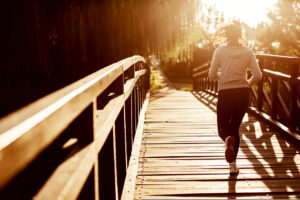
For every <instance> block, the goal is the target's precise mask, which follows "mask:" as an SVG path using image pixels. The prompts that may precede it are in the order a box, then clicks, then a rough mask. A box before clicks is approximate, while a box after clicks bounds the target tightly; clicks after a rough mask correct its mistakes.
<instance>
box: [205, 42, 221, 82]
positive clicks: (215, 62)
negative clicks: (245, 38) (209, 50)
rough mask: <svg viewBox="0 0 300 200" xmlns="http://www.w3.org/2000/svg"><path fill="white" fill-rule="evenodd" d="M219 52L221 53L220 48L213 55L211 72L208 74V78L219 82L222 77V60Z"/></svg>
mask: <svg viewBox="0 0 300 200" xmlns="http://www.w3.org/2000/svg"><path fill="white" fill-rule="evenodd" d="M219 52H220V47H218V48H217V49H216V50H215V51H214V54H213V57H212V60H211V64H210V68H209V72H208V77H209V79H210V80H217V79H219V78H220V76H221V72H218V71H219V68H220V59H219Z"/></svg>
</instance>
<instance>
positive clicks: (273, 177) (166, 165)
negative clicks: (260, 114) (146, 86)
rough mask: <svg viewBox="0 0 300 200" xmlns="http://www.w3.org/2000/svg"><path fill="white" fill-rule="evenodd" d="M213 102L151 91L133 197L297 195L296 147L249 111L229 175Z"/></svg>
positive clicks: (299, 180) (298, 161) (186, 94)
mask: <svg viewBox="0 0 300 200" xmlns="http://www.w3.org/2000/svg"><path fill="white" fill-rule="evenodd" d="M216 100H217V99H216V98H215V97H213V96H210V95H208V94H207V93H203V92H198V93H195V92H184V91H176V90H172V89H170V90H168V89H164V90H160V91H159V90H158V91H155V92H152V94H151V97H150V103H149V107H148V110H147V112H146V117H145V125H144V131H143V139H142V146H141V152H140V159H139V168H138V174H137V180H136V190H135V199H201V198H203V199H210V198H232V199H233V198H245V199H251V198H281V199H289V198H300V174H299V170H300V155H299V150H298V149H297V147H296V146H295V145H294V144H292V143H290V142H288V141H286V140H285V139H284V138H282V136H281V135H279V134H278V133H276V132H274V131H272V130H271V129H270V128H269V127H267V126H266V125H265V124H263V123H261V122H259V121H258V120H257V119H256V118H254V117H253V116H251V115H249V114H246V116H245V117H244V119H243V124H242V125H241V128H240V134H241V145H240V150H239V154H238V158H237V165H238V167H239V169H240V173H239V174H238V175H237V176H230V175H229V168H228V163H226V161H225V157H224V144H223V142H222V140H221V139H220V138H219V137H218V134H217V123H216V113H215V102H216Z"/></svg>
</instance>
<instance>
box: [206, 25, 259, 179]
mask: <svg viewBox="0 0 300 200" xmlns="http://www.w3.org/2000/svg"><path fill="white" fill-rule="evenodd" d="M222 37H224V38H225V40H224V42H223V44H221V45H220V46H218V47H217V48H216V50H215V52H214V54H213V57H212V61H211V66H210V70H209V78H210V79H211V80H219V82H218V90H219V91H218V103H217V122H218V133H219V136H220V138H221V139H222V140H223V141H224V142H225V158H226V161H227V162H228V163H229V169H230V174H237V173H238V172H239V170H238V168H237V166H236V157H237V154H238V150H239V144H240V136H239V127H240V125H241V122H242V119H243V117H244V115H245V113H246V111H247V109H248V106H249V87H251V86H252V85H253V84H254V83H257V82H258V81H259V80H260V79H261V77H262V73H261V71H260V69H259V66H258V64H257V61H256V58H255V55H254V53H253V51H252V50H251V49H250V48H248V47H246V46H244V45H243V44H242V42H241V38H242V27H241V24H240V22H238V21H232V22H231V23H229V24H227V25H225V26H223V27H221V28H220V29H219V30H218V31H217V33H216V41H218V40H220V39H221V38H222ZM247 69H250V70H251V73H252V76H251V78H250V79H248V80H247Z"/></svg>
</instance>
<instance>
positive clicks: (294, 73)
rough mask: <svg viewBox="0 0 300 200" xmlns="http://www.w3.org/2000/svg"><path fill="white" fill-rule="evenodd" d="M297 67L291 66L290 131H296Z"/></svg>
mask: <svg viewBox="0 0 300 200" xmlns="http://www.w3.org/2000/svg"><path fill="white" fill-rule="evenodd" d="M298 67H299V64H298V63H295V64H293V65H292V66H291V80H290V86H291V90H290V105H289V109H290V117H289V118H290V119H289V121H290V124H289V125H290V126H289V127H290V129H291V130H293V131H295V130H296V124H297V122H296V112H297V98H298V86H297V84H296V78H297V77H298Z"/></svg>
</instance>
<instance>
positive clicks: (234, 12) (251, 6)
mask: <svg viewBox="0 0 300 200" xmlns="http://www.w3.org/2000/svg"><path fill="white" fill-rule="evenodd" d="M202 2H203V3H204V4H207V5H215V6H216V8H217V9H218V10H219V11H221V12H223V13H224V17H225V20H226V19H236V20H240V21H241V22H244V23H246V24H247V25H248V26H250V27H252V28H255V27H256V26H257V25H258V24H259V23H260V22H262V21H267V20H268V18H267V13H268V12H269V11H271V10H272V9H273V8H274V4H275V3H276V2H277V0H263V1H261V0H226V1H224V0H203V1H202Z"/></svg>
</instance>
